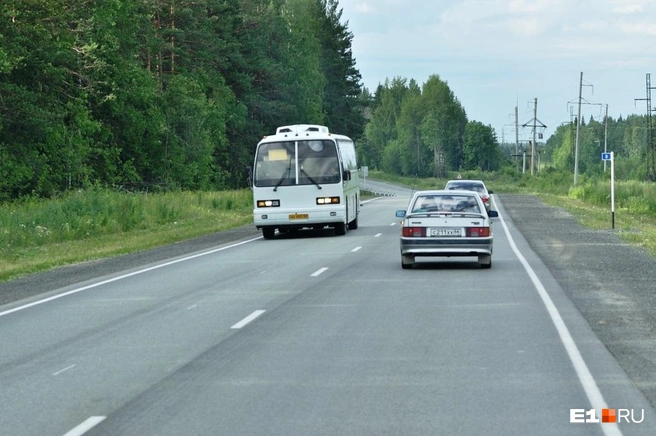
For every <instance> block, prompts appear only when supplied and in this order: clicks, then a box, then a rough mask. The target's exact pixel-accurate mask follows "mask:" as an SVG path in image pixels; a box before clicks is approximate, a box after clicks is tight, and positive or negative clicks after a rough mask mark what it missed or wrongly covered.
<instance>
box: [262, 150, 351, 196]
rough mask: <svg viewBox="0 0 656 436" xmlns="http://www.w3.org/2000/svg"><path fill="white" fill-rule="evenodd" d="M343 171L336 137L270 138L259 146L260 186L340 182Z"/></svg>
mask: <svg viewBox="0 0 656 436" xmlns="http://www.w3.org/2000/svg"><path fill="white" fill-rule="evenodd" d="M340 173H341V171H340V166H339V160H338V159H337V147H336V146H335V143H334V142H333V141H332V140H329V139H324V140H310V141H281V142H269V143H263V144H260V147H259V148H258V151H257V157H256V160H255V173H254V175H253V177H254V179H253V182H254V185H255V186H259V187H266V186H272V187H278V186H291V185H313V184H327V183H339V182H340V181H341V175H340Z"/></svg>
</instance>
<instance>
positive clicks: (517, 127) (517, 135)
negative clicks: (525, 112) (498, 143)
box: [515, 106, 519, 171]
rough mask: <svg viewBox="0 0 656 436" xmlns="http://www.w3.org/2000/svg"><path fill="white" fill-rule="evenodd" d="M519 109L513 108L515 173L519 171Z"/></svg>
mask: <svg viewBox="0 0 656 436" xmlns="http://www.w3.org/2000/svg"><path fill="white" fill-rule="evenodd" d="M518 111H519V109H518V107H517V106H515V156H516V157H515V163H516V164H517V171H519V160H518V159H517V156H518V155H519V112H518Z"/></svg>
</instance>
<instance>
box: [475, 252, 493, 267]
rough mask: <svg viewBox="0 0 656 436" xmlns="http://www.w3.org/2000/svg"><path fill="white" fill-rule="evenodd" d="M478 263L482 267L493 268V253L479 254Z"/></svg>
mask: <svg viewBox="0 0 656 436" xmlns="http://www.w3.org/2000/svg"><path fill="white" fill-rule="evenodd" d="M478 264H479V265H480V266H481V268H485V269H487V268H492V255H491V254H479V255H478Z"/></svg>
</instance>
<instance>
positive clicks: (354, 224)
mask: <svg viewBox="0 0 656 436" xmlns="http://www.w3.org/2000/svg"><path fill="white" fill-rule="evenodd" d="M348 228H349V230H355V229H357V228H358V217H357V216H356V217H355V219H354V220H353V221H351V222H350V223H349V224H348Z"/></svg>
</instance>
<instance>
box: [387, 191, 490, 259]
mask: <svg viewBox="0 0 656 436" xmlns="http://www.w3.org/2000/svg"><path fill="white" fill-rule="evenodd" d="M396 216H397V217H398V218H403V222H402V227H401V267H403V268H404V269H408V268H412V267H413V266H414V263H415V257H417V256H473V257H477V258H478V263H479V265H480V266H481V268H490V267H491V266H492V242H493V238H492V227H491V218H492V217H497V216H498V213H497V212H496V211H494V210H491V211H489V212H487V211H486V208H485V204H484V203H483V200H482V199H481V197H480V196H479V195H478V194H477V193H475V192H472V191H460V190H457V191H454V190H430V191H417V192H416V193H415V194H414V195H413V197H412V199H410V202H409V203H408V208H407V210H397V211H396Z"/></svg>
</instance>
